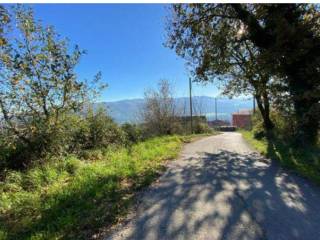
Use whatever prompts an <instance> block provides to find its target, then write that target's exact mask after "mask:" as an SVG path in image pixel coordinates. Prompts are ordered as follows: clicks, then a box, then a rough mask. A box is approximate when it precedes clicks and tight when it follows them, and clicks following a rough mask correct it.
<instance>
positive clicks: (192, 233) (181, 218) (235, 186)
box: [106, 132, 320, 240]
mask: <svg viewBox="0 0 320 240" xmlns="http://www.w3.org/2000/svg"><path fill="white" fill-rule="evenodd" d="M319 203H320V188H319V187H317V186H315V185H313V184H311V183H308V182H307V181H306V180H304V179H302V178H300V177H298V176H296V175H294V174H293V173H290V172H289V171H286V170H283V169H281V168H280V167H279V166H278V164H277V163H276V162H274V161H270V160H268V159H264V158H263V157H261V156H260V155H259V154H257V153H255V152H254V151H252V150H251V149H250V147H249V146H248V145H247V144H246V143H245V142H244V140H243V138H242V136H241V134H240V133H235V132H228V133H223V134H220V135H216V136H211V137H207V138H204V139H201V140H199V141H196V142H193V143H190V144H187V145H185V147H184V149H183V151H182V154H181V156H180V158H179V159H178V160H175V161H172V162H170V163H169V165H168V169H167V171H166V172H165V173H164V174H163V175H162V176H161V177H160V179H159V181H157V182H156V183H155V184H153V185H152V186H151V187H150V188H149V189H148V190H146V191H145V192H144V193H143V194H142V196H141V197H140V198H139V204H138V205H137V208H136V209H135V210H134V211H133V212H132V213H131V214H129V216H128V219H127V221H125V223H123V224H122V225H119V226H117V227H116V228H115V230H114V231H113V233H112V234H111V235H109V237H106V239H137V240H141V239H148V240H152V239H223V240H224V239H248V240H250V239H272V240H282V239H290V240H292V239H304V240H307V239H312V240H315V239H320V204H319Z"/></svg>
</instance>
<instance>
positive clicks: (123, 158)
mask: <svg viewBox="0 0 320 240" xmlns="http://www.w3.org/2000/svg"><path fill="white" fill-rule="evenodd" d="M194 137H195V136H188V137H182V136H166V137H159V138H154V139H151V140H147V141H145V142H141V143H138V144H136V145H133V146H132V147H130V148H117V149H102V150H95V151H90V152H87V153H86V154H84V156H83V158H84V159H85V160H83V159H81V160H80V159H79V158H77V157H75V156H69V157H66V158H64V159H61V160H58V161H54V162H52V163H48V164H46V165H45V166H42V167H36V168H33V169H30V170H28V171H26V172H23V173H22V172H16V171H10V172H7V173H6V179H5V180H4V181H3V182H0V239H91V238H94V236H93V235H94V234H95V233H99V231H100V230H101V228H102V227H106V226H108V225H110V224H113V223H115V221H117V219H118V218H119V217H120V216H121V215H123V214H124V213H125V212H126V210H127V209H128V207H129V206H130V203H131V202H132V200H133V197H134V193H135V192H136V191H137V190H138V189H140V188H141V187H144V186H146V185H148V184H149V183H151V181H152V180H154V178H155V177H156V176H157V175H158V174H159V172H160V171H161V170H162V169H163V165H164V164H163V163H164V161H165V160H168V159H173V158H175V157H176V156H177V154H178V153H179V151H180V149H181V146H182V144H183V143H184V142H189V141H191V140H192V139H193V138H194Z"/></svg>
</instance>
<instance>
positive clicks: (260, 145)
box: [240, 130, 320, 185]
mask: <svg viewBox="0 0 320 240" xmlns="http://www.w3.org/2000/svg"><path fill="white" fill-rule="evenodd" d="M240 132H241V133H242V135H243V137H244V139H245V140H246V141H247V142H248V143H249V144H250V145H251V146H252V147H253V148H254V149H256V150H257V151H258V152H260V153H261V154H263V155H265V156H267V157H269V158H272V159H275V160H278V161H279V162H280V164H281V165H282V166H283V167H286V168H288V169H291V170H293V171H295V172H296V173H298V174H299V175H301V176H303V177H305V178H308V179H310V180H311V181H313V182H315V183H316V184H319V185H320V147H308V148H306V147H305V148H303V149H299V148H297V147H295V146H294V145H292V144H290V142H289V141H284V140H281V139H280V138H276V137H273V138H270V139H268V140H267V139H266V138H262V139H261V140H257V139H255V138H254V135H253V133H252V132H251V131H245V130H240Z"/></svg>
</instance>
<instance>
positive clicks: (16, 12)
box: [0, 6, 104, 153]
mask: <svg viewBox="0 0 320 240" xmlns="http://www.w3.org/2000/svg"><path fill="white" fill-rule="evenodd" d="M10 14H11V15H12V17H11V19H14V21H13V20H12V21H11V24H10V26H8V30H10V29H9V27H11V29H13V31H11V32H10V34H8V35H7V39H8V43H7V44H6V45H1V48H0V64H1V66H2V68H1V72H0V112H1V125H2V126H1V127H2V128H3V129H4V130H5V131H6V132H7V133H8V134H9V135H10V139H11V140H12V141H15V142H17V143H19V144H20V145H22V146H24V147H25V148H28V149H29V150H28V151H29V152H33V153H35V152H36V153H43V152H46V151H51V152H57V151H60V150H59V149H58V148H60V147H63V146H64V143H63V139H61V138H59V137H60V136H63V134H64V132H65V131H66V129H67V128H68V127H70V126H65V125H64V124H63V123H64V121H65V120H66V116H67V115H68V114H71V113H72V112H79V111H80V110H81V109H82V107H83V105H84V103H86V102H87V101H89V100H91V99H92V98H94V96H96V94H98V92H99V90H101V88H102V87H104V85H103V84H99V79H100V73H99V74H97V75H96V76H95V77H94V80H93V81H91V82H88V81H81V80H79V79H78V77H77V74H76V72H75V67H76V66H77V64H78V63H79V60H80V57H81V56H82V55H83V54H84V53H85V52H84V51H82V50H81V49H80V48H79V47H78V46H75V47H74V48H73V49H71V48H70V47H69V46H68V41H67V40H66V39H63V38H61V37H60V36H59V34H57V33H56V32H55V30H54V28H53V27H51V26H42V25H41V24H40V22H38V21H36V20H35V19H34V16H33V11H32V10H31V9H27V8H24V7H22V6H18V7H15V8H13V9H11V12H10ZM7 139H9V137H8V138H7Z"/></svg>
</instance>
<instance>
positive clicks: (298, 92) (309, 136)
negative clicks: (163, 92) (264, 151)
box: [168, 4, 320, 143]
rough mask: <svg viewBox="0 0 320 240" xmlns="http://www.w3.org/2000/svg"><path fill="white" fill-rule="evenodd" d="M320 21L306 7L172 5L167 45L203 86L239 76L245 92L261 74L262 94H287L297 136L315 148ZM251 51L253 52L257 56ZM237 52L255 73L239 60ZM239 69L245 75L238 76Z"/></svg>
mask: <svg viewBox="0 0 320 240" xmlns="http://www.w3.org/2000/svg"><path fill="white" fill-rule="evenodd" d="M319 17H320V16H319V12H318V9H317V7H315V6H313V5H307V4H269V5H266V4H228V5H226V4H190V5H186V4H185V5H174V6H173V12H172V17H171V21H170V24H169V28H168V31H169V41H168V43H169V46H170V47H171V48H174V49H175V50H176V52H177V54H178V55H180V56H182V57H184V58H186V59H187V60H188V61H189V63H190V65H191V66H192V67H193V69H194V73H195V75H196V77H197V78H198V79H200V80H201V81H208V80H212V79H213V78H214V77H216V76H223V75H224V74H225V73H227V72H228V71H229V72H231V76H232V75H234V73H236V74H237V75H238V76H241V79H242V83H245V84H244V86H245V87H246V85H247V83H249V84H250V85H251V87H253V88H256V86H255V85H253V84H252V82H249V80H250V79H252V78H251V77H250V78H247V79H246V75H248V74H247V73H250V72H252V71H251V70H254V72H255V73H256V74H258V75H260V78H257V79H260V80H259V81H255V82H256V83H259V84H258V85H259V89H262V90H267V89H268V88H272V91H273V92H275V91H278V92H282V93H283V92H287V93H288V94H289V95H290V97H289V99H290V101H292V103H293V106H294V110H295V111H294V113H295V118H296V122H297V130H298V131H297V134H296V135H297V137H298V138H299V139H300V141H302V142H307V143H314V142H315V141H316V137H317V130H318V128H319V116H320V114H319V108H320V107H319V100H320V93H319V89H320V88H319V84H320V83H319V80H320V78H319V69H320V68H319V64H320V61H319V56H320V55H319V46H320V38H319V37H320V35H319V24H320V21H319ZM248 47H249V48H248ZM249 49H253V50H254V51H255V53H254V55H253V57H252V56H250V52H249V51H247V50H249ZM239 53H241V54H240V55H239V57H240V59H241V58H242V57H245V58H246V60H245V61H246V62H247V63H250V68H251V70H250V68H247V67H248V66H247V65H246V64H243V63H240V64H239V62H238V61H237V60H236V59H237V58H238V57H237V55H238V54H239ZM241 61H242V60H241ZM252 63H253V65H252ZM241 66H242V67H243V66H244V67H245V68H244V69H243V73H246V74H240V75H239V73H241V71H240V72H239V71H238V70H240V69H238V68H239V67H241ZM252 67H253V68H252ZM257 67H258V68H257ZM249 76H250V74H249ZM236 79H239V78H236ZM229 80H230V79H229ZM266 82H267V85H266V84H265V83H266ZM234 83H235V82H234ZM270 83H271V84H272V86H269V87H268V88H266V86H268V84H270ZM239 85H240V86H241V83H240V82H239ZM257 92H259V91H256V93H257ZM263 92H266V91H263ZM261 94H262V95H261V96H262V99H267V98H265V97H264V96H263V95H264V93H261ZM259 95H260V93H259ZM275 95H278V96H280V95H281V94H275ZM267 96H268V95H267ZM266 106H268V104H267V105H266Z"/></svg>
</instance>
